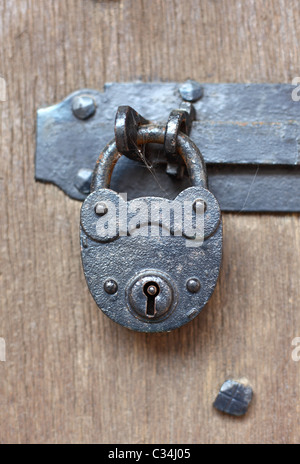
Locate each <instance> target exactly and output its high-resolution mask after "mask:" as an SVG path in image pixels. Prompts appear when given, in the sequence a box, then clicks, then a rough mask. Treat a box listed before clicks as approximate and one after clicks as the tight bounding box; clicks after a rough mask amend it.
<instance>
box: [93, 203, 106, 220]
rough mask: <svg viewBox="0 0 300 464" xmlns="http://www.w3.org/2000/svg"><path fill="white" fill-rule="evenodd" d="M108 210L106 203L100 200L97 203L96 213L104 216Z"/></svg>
mask: <svg viewBox="0 0 300 464" xmlns="http://www.w3.org/2000/svg"><path fill="white" fill-rule="evenodd" d="M107 211H108V208H107V206H106V204H105V203H103V202H101V201H99V202H98V203H96V206H95V213H96V214H97V215H98V216H104V215H105V214H106V213H107Z"/></svg>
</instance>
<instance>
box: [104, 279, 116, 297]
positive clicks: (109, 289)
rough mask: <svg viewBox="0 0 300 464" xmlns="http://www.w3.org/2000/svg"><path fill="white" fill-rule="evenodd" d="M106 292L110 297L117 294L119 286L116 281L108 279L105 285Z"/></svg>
mask: <svg viewBox="0 0 300 464" xmlns="http://www.w3.org/2000/svg"><path fill="white" fill-rule="evenodd" d="M104 290H105V291H106V293H108V294H109V295H114V294H115V293H117V291H118V284H117V282H116V281H115V280H113V279H108V280H107V281H106V282H105V283H104Z"/></svg>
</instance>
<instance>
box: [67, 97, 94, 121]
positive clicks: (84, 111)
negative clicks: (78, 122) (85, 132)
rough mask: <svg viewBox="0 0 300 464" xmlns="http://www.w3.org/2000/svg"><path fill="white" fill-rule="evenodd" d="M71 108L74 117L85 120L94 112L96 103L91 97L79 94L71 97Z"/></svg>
mask: <svg viewBox="0 0 300 464" xmlns="http://www.w3.org/2000/svg"><path fill="white" fill-rule="evenodd" d="M72 110H73V113H74V115H75V116H76V118H78V119H82V120H85V119H88V118H90V117H91V116H93V115H94V114H95V112H96V104H95V101H94V99H93V98H92V97H89V96H88V95H80V96H77V97H74V98H73V101H72Z"/></svg>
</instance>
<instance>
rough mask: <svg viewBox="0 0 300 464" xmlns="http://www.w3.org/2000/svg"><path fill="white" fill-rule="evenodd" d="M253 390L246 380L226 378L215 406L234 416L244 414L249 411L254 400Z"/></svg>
mask: <svg viewBox="0 0 300 464" xmlns="http://www.w3.org/2000/svg"><path fill="white" fill-rule="evenodd" d="M252 397H253V390H252V388H251V386H250V385H249V383H248V382H246V380H243V381H239V382H237V381H236V380H226V382H224V383H223V385H222V387H221V388H220V391H219V393H218V396H217V398H216V399H215V402H214V404H213V405H214V407H215V408H216V409H218V410H219V411H221V412H224V413H226V414H230V415H232V416H243V415H244V414H246V412H247V411H248V408H249V405H250V403H251V401H252Z"/></svg>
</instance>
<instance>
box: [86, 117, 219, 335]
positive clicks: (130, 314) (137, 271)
mask: <svg viewBox="0 0 300 464" xmlns="http://www.w3.org/2000/svg"><path fill="white" fill-rule="evenodd" d="M136 121H137V120H136ZM138 122H139V124H136V127H135V131H134V137H135V140H134V144H133V145H135V147H137V146H139V147H142V146H144V145H145V144H149V143H155V144H164V142H165V135H166V127H165V126H160V125H151V124H147V121H146V120H144V119H143V118H141V119H140V121H138ZM118 130H120V127H119V128H118ZM116 135H117V133H116ZM123 135H124V134H123ZM125 139H126V137H125V138H124V139H123V141H124V140H125ZM117 146H118V143H116V141H115V140H113V141H111V142H110V143H109V144H108V145H107V146H106V147H105V149H104V151H103V152H102V153H101V155H100V157H99V160H98V162H97V165H96V168H95V171H94V178H93V182H92V193H91V194H90V195H89V196H88V197H87V199H86V200H85V202H84V203H83V205H82V209H81V232H80V234H81V255H82V264H83V269H84V274H85V277H86V281H87V284H88V287H89V290H90V292H91V294H92V296H93V298H94V300H95V301H96V303H97V305H98V306H99V308H100V309H101V310H102V311H103V312H104V313H105V314H106V315H107V316H109V317H110V318H111V319H112V320H114V321H115V322H118V323H119V324H121V325H122V326H124V327H127V328H129V329H132V330H136V331H140V332H165V331H171V330H173V329H176V328H178V327H180V326H182V325H184V324H186V323H188V322H190V321H191V320H192V319H193V318H194V317H195V316H197V315H198V314H199V313H200V311H201V309H202V308H203V306H204V305H205V304H206V303H207V302H208V300H209V298H210V297H211V295H212V292H213V290H214V287H215V285H216V282H217V279H218V275H219V269H220V263H221V259H222V217H221V212H220V208H219V204H218V202H217V200H216V198H215V197H214V195H213V194H212V193H211V192H210V191H209V190H208V189H207V176H206V169H205V163H204V160H203V158H202V155H201V153H200V151H199V149H198V148H197V147H196V145H195V144H194V143H193V142H192V141H191V139H190V138H189V137H188V136H187V135H185V134H183V133H182V132H178V134H177V140H176V148H177V153H178V154H179V155H181V157H182V159H183V161H184V163H185V165H186V167H187V170H188V174H189V176H190V179H191V181H192V185H193V186H192V187H189V188H187V189H185V190H183V191H182V192H181V193H180V194H179V195H178V196H177V197H176V198H175V200H173V201H172V200H168V199H165V198H158V197H143V198H136V199H134V200H131V201H126V198H124V195H123V194H122V195H120V194H118V193H117V192H115V191H113V190H111V189H109V185H110V179H111V175H112V171H113V168H114V165H115V164H116V162H117V161H118V159H119V157H120V156H121V153H120V152H119V150H118V148H117ZM168 212H169V213H168ZM153 215H154V216H155V218H153ZM186 218H187V219H188V222H189V224H188V226H187V224H186V221H185V219H186Z"/></svg>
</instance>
